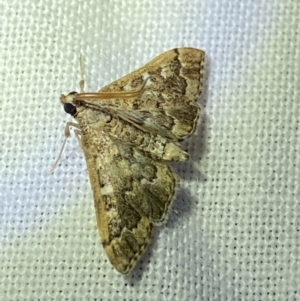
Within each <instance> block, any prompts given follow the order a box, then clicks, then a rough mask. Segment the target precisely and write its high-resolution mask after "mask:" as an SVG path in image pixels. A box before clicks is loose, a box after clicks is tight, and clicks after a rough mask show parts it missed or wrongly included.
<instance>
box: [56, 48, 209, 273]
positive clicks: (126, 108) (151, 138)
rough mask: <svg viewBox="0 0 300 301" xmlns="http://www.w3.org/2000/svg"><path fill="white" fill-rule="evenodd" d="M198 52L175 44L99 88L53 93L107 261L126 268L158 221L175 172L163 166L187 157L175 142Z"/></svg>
mask: <svg viewBox="0 0 300 301" xmlns="http://www.w3.org/2000/svg"><path fill="white" fill-rule="evenodd" d="M204 62H205V53H204V51H202V50H199V49H195V48H177V49H173V50H169V51H167V52H164V53H162V54H160V55H159V56H157V57H156V58H155V59H153V60H152V61H150V62H149V63H147V64H146V65H144V66H143V67H141V68H139V69H137V70H135V71H134V72H132V73H129V74H128V75H125V76H124V77H122V78H120V79H118V80H116V81H115V82H113V83H111V84H109V85H107V86H105V87H104V88H102V89H101V90H100V91H99V92H95V93H88V92H84V80H83V77H82V80H81V82H80V92H79V93H77V92H71V93H69V94H68V95H61V98H60V100H61V103H62V104H63V106H64V110H65V111H66V113H68V114H70V115H71V116H73V117H74V118H75V120H76V121H77V123H74V122H69V123H67V125H66V130H65V135H66V137H68V136H70V127H75V128H76V129H75V133H76V135H77V137H78V138H79V141H80V144H81V147H82V149H83V151H84V155H85V158H86V162H87V167H88V172H89V177H90V181H91V186H92V189H93V195H94V205H95V210H96V218H97V227H98V230H99V233H100V236H101V240H102V244H103V247H104V249H105V251H106V253H107V255H108V258H109V260H110V262H111V263H112V265H113V266H114V267H115V268H116V269H117V270H118V271H119V272H121V273H123V274H127V273H128V272H130V271H132V270H133V269H134V267H135V266H136V263H137V262H138V260H139V259H140V257H141V256H142V254H143V253H144V252H145V250H146V249H147V247H148V245H149V243H150V241H151V236H152V230H153V225H159V224H161V223H162V222H163V221H165V219H166V217H167V214H168V210H169V208H170V205H171V203H172V200H173V199H174V197H175V193H176V190H177V186H178V182H179V178H178V176H177V174H176V173H175V172H174V171H173V170H172V169H171V167H170V166H168V163H170V162H181V161H186V160H187V159H188V154H187V153H186V152H185V151H183V150H182V149H181V148H180V143H181V142H182V141H183V140H184V139H186V138H188V137H190V136H191V135H192V134H193V133H194V132H195V129H196V127H197V123H198V117H199V112H200V108H199V106H198V104H197V99H198V97H199V95H200V93H201V91H202V86H203V72H204Z"/></svg>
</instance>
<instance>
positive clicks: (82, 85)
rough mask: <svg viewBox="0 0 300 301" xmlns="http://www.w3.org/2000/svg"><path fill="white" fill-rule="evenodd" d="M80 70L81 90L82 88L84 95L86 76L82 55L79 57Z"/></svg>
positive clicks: (81, 91)
mask: <svg viewBox="0 0 300 301" xmlns="http://www.w3.org/2000/svg"><path fill="white" fill-rule="evenodd" d="M79 68H80V82H79V88H80V93H83V92H84V75H85V70H84V62H83V57H82V55H81V53H80V55H79Z"/></svg>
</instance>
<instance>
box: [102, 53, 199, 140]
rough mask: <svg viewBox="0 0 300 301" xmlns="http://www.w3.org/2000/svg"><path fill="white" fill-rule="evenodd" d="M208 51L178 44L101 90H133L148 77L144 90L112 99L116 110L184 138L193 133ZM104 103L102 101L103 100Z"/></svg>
mask: <svg viewBox="0 0 300 301" xmlns="http://www.w3.org/2000/svg"><path fill="white" fill-rule="evenodd" d="M204 63H205V53H204V51H202V50H199V49H195V48H177V49H173V50H169V51H167V52H164V53H162V54H161V55H159V56H157V57H156V58H155V59H153V60H152V61H151V62H149V63H148V64H146V65H144V66H143V67H141V68H139V69H137V70H135V71H133V72H132V73H129V74H128V75H126V76H124V77H122V78H120V79H118V80H116V81H115V82H113V83H111V84H109V85H107V86H105V87H104V88H102V89H101V90H100V92H104V91H106V92H107V91H133V90H137V89H138V88H140V87H141V86H142V84H143V83H144V82H145V80H146V79H147V82H146V85H145V87H144V90H143V93H142V94H141V95H140V96H138V97H133V98H130V99H115V100H111V99H110V100H109V102H107V105H109V106H112V107H117V114H120V113H121V112H122V111H123V115H122V116H121V117H123V118H126V119H127V120H128V121H131V122H132V123H133V124H136V125H138V126H139V127H141V128H143V129H145V130H147V131H149V130H150V131H153V132H156V133H158V132H159V133H165V135H164V136H165V137H168V138H171V137H172V139H175V140H182V139H184V138H186V137H188V136H190V135H191V134H193V133H194V131H195V128H196V124H197V120H198V116H199V107H198V105H197V99H198V97H199V95H200V94H201V92H202V89H203V73H204ZM102 103H103V102H102Z"/></svg>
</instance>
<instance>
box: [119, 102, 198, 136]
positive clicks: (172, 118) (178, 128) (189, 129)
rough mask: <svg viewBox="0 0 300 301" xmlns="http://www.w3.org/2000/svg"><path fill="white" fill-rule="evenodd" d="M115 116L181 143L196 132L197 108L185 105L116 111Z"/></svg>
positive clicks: (193, 105)
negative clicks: (157, 108) (159, 108)
mask: <svg viewBox="0 0 300 301" xmlns="http://www.w3.org/2000/svg"><path fill="white" fill-rule="evenodd" d="M117 112H118V113H117V115H118V116H119V117H121V118H122V119H124V120H126V121H128V122H130V123H132V124H134V125H135V126H136V127H138V128H140V129H142V130H146V131H148V132H151V133H154V134H159V135H161V136H163V137H165V138H168V139H170V140H175V141H181V140H183V139H185V138H187V137H190V136H191V135H192V134H193V133H194V132H195V130H196V126H197V122H198V116H199V107H198V106H197V105H195V104H187V105H183V106H180V107H175V108H174V109H165V110H154V109H152V110H149V111H147V110H136V111H134V110H126V111H125V110H118V111H117Z"/></svg>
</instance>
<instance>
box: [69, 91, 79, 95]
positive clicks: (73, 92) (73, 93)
mask: <svg viewBox="0 0 300 301" xmlns="http://www.w3.org/2000/svg"><path fill="white" fill-rule="evenodd" d="M75 94H77V92H76V91H72V92H70V93H69V94H68V95H75Z"/></svg>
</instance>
